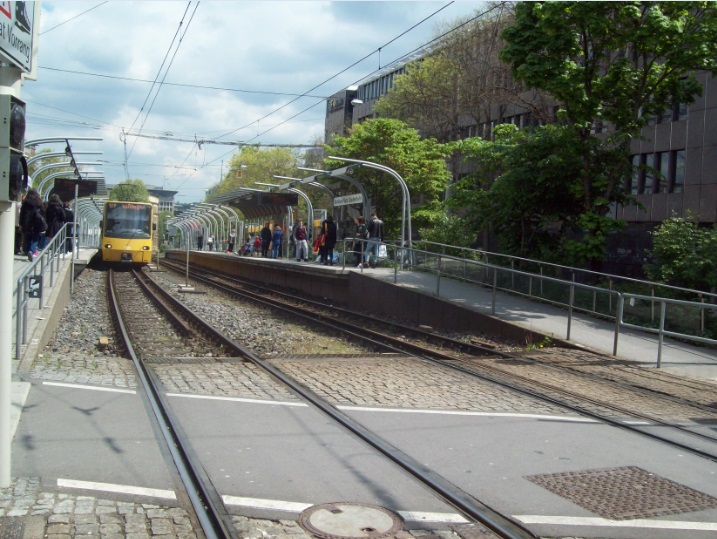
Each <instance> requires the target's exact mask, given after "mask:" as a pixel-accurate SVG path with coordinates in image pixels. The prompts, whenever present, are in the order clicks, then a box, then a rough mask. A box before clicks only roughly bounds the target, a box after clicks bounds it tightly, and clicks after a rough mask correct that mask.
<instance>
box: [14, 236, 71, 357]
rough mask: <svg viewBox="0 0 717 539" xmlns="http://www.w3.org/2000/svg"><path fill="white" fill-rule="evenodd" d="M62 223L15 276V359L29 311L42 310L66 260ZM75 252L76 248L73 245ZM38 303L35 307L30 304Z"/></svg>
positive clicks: (26, 330) (24, 335) (19, 352)
mask: <svg viewBox="0 0 717 539" xmlns="http://www.w3.org/2000/svg"><path fill="white" fill-rule="evenodd" d="M69 226H71V223H67V224H65V225H64V226H63V227H62V228H61V229H60V231H59V232H58V233H57V234H56V235H55V236H54V237H53V238H52V239H51V240H50V241H49V242H48V244H47V245H46V246H45V247H44V248H43V249H42V251H41V252H40V253H39V254H38V256H37V258H35V259H34V260H33V261H32V263H31V264H30V265H29V266H28V267H27V268H26V269H25V270H24V271H23V272H22V273H21V274H20V275H19V276H18V278H17V284H16V286H15V289H14V290H13V305H14V308H13V313H12V315H13V319H14V322H15V359H17V360H19V359H20V357H21V346H22V345H23V344H27V337H28V335H27V333H28V317H29V312H30V311H35V310H37V311H38V312H39V311H42V309H43V307H44V306H45V303H44V302H45V301H46V298H47V297H48V296H49V295H48V294H47V291H48V290H49V289H50V288H52V287H53V286H54V285H55V281H56V279H57V277H58V276H59V272H60V266H61V264H64V263H65V261H66V260H67V254H68V253H67V252H66V240H67V230H68V228H69ZM74 248H75V249H78V248H79V247H78V245H76V244H75V246H74ZM35 301H37V305H36V306H35V305H33V303H34V302H35Z"/></svg>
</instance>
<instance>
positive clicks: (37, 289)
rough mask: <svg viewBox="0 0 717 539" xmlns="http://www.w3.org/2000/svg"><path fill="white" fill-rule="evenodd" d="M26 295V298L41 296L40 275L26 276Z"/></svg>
mask: <svg viewBox="0 0 717 539" xmlns="http://www.w3.org/2000/svg"><path fill="white" fill-rule="evenodd" d="M27 297H28V298H41V297H42V275H28V276H27Z"/></svg>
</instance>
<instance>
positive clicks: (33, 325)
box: [10, 248, 97, 433]
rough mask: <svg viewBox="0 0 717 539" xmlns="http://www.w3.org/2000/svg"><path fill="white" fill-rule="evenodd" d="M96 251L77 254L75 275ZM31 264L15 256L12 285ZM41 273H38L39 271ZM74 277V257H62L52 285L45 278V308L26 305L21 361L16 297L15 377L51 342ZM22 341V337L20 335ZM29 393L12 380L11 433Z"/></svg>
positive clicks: (25, 385)
mask: <svg viewBox="0 0 717 539" xmlns="http://www.w3.org/2000/svg"><path fill="white" fill-rule="evenodd" d="M96 252H97V249H82V248H80V250H79V254H76V255H75V264H76V267H75V272H76V273H75V275H77V273H79V271H81V268H79V267H77V266H84V265H87V263H88V262H89V260H90V259H91V258H92V257H93V256H94V254H95V253H96ZM30 265H31V262H29V261H28V259H27V257H26V256H20V255H15V257H14V261H13V272H12V273H13V286H14V287H15V286H17V281H18V279H19V278H20V276H21V275H22V274H23V273H24V272H25V271H26V270H27V268H28V267H29V266H30ZM38 273H39V270H38ZM71 277H72V258H71V256H70V255H66V256H65V257H60V264H59V269H58V271H56V272H54V274H53V276H52V285H50V282H49V277H47V278H45V279H43V281H46V282H43V287H44V292H43V298H42V305H40V300H39V299H34V298H31V299H30V300H29V302H28V304H27V329H26V331H27V342H26V343H25V344H22V341H21V345H20V359H19V360H18V359H17V358H16V357H15V350H16V348H15V339H16V327H17V326H16V324H17V316H16V312H15V311H16V310H17V303H16V298H15V297H13V305H12V312H13V320H12V367H11V372H12V373H13V378H15V375H16V373H17V372H18V371H23V370H28V369H29V368H30V367H31V365H32V362H33V361H34V359H35V356H37V354H38V351H39V350H40V349H41V347H42V346H44V345H45V344H46V343H47V341H48V340H49V338H50V336H51V333H52V331H53V329H54V327H55V324H56V322H57V320H59V318H60V317H61V316H62V311H63V309H64V306H65V305H66V304H67V302H68V301H69V298H70V282H71ZM20 338H21V339H22V335H21V336H20ZM29 391H30V384H29V383H28V382H20V381H17V380H15V381H13V382H12V383H11V393H12V395H11V402H12V408H11V411H10V429H11V430H10V432H12V433H14V432H15V429H16V428H17V424H18V422H19V421H20V414H21V412H22V407H23V406H24V403H25V400H26V399H27V394H28V392H29Z"/></svg>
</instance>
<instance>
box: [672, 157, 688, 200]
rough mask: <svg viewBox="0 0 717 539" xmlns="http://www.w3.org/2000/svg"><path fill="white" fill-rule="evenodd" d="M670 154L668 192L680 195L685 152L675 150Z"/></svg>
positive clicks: (682, 185) (683, 179)
mask: <svg viewBox="0 0 717 539" xmlns="http://www.w3.org/2000/svg"><path fill="white" fill-rule="evenodd" d="M671 153H672V159H670V164H671V168H672V171H671V172H672V173H671V174H670V179H671V186H670V192H672V193H681V192H682V190H683V188H684V185H685V150H677V151H673V152H671Z"/></svg>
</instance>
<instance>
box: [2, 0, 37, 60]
mask: <svg viewBox="0 0 717 539" xmlns="http://www.w3.org/2000/svg"><path fill="white" fill-rule="evenodd" d="M34 26H35V2H0V56H4V57H5V59H6V60H7V61H8V62H10V63H11V64H14V65H15V66H16V67H17V68H18V69H20V70H21V71H23V72H25V73H30V72H31V71H32V57H33V50H32V44H33V28H34Z"/></svg>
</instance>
